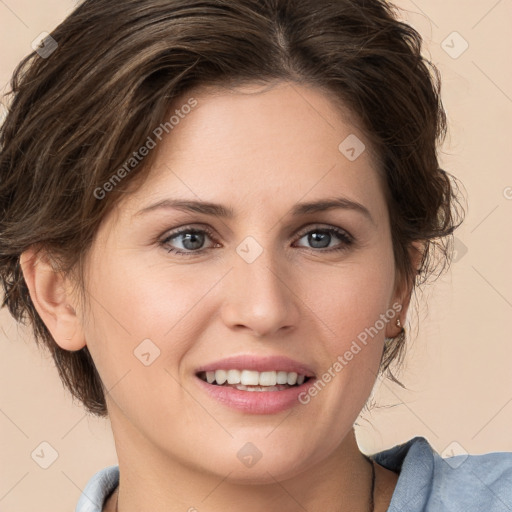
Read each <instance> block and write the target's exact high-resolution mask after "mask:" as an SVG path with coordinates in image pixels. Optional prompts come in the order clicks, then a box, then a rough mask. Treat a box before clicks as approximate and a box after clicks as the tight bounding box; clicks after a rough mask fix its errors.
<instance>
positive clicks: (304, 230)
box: [161, 223, 354, 252]
mask: <svg viewBox="0 0 512 512" xmlns="http://www.w3.org/2000/svg"><path fill="white" fill-rule="evenodd" d="M315 229H316V230H318V231H334V232H336V231H341V233H342V234H345V235H346V236H347V237H348V238H350V239H351V240H354V237H353V236H352V234H351V233H350V232H349V231H347V230H346V229H344V228H341V227H339V226H333V225H329V224H327V225H326V224H320V223H309V224H305V225H303V226H301V227H300V228H298V229H297V230H296V235H295V237H299V238H302V237H304V236H305V235H306V234H308V233H309V232H311V231H314V230H315ZM190 231H199V232H204V233H205V234H206V235H207V236H208V237H210V239H212V241H213V242H215V243H218V242H217V240H216V239H215V233H214V231H215V230H214V229H212V228H210V227H207V226H206V225H203V224H190V225H185V226H183V227H179V228H176V230H175V231H174V232H169V231H167V232H166V234H165V235H164V236H163V239H162V241H161V242H162V243H167V242H169V241H170V240H171V239H172V238H174V237H178V236H179V235H181V234H183V233H187V232H190ZM335 234H336V233H335ZM191 252H199V251H191Z"/></svg>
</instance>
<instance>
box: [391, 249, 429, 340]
mask: <svg viewBox="0 0 512 512" xmlns="http://www.w3.org/2000/svg"><path fill="white" fill-rule="evenodd" d="M424 250H425V244H424V243H423V242H421V241H416V242H413V243H412V244H411V247H410V248H409V257H410V261H411V265H412V267H413V269H414V270H415V272H414V276H416V275H417V274H418V273H419V270H420V265H421V261H422V259H423V253H424ZM413 287H414V278H413V279H410V280H409V282H407V281H406V279H405V277H404V276H398V279H397V281H396V283H395V293H394V295H393V300H392V304H393V305H395V306H391V305H390V306H391V307H392V309H393V310H395V311H397V310H398V308H397V306H396V305H397V304H399V305H400V310H399V311H397V315H396V317H395V318H394V319H393V321H392V322H389V323H388V324H387V325H386V337H387V338H394V337H396V336H398V334H400V331H401V330H402V327H403V326H404V325H405V319H406V317H407V310H408V309H409V304H410V302H411V295H412V291H413ZM397 320H400V325H401V327H399V326H398V325H397Z"/></svg>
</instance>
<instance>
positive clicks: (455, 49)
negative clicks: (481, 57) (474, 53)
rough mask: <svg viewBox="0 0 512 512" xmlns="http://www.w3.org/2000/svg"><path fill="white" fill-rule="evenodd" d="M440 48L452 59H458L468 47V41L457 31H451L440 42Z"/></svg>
mask: <svg viewBox="0 0 512 512" xmlns="http://www.w3.org/2000/svg"><path fill="white" fill-rule="evenodd" d="M441 48H442V49H443V50H444V51H445V52H446V53H447V54H448V55H449V56H450V57H451V58H452V59H458V58H459V57H460V56H461V55H462V54H463V53H464V52H465V51H466V50H467V49H468V48H469V43H468V42H467V41H466V40H465V39H464V38H463V37H462V36H461V35H460V34H459V33H458V32H452V33H451V34H450V35H449V36H448V37H447V38H446V39H445V40H444V41H443V42H442V43H441Z"/></svg>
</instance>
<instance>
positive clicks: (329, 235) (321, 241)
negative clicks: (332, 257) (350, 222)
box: [299, 227, 354, 252]
mask: <svg viewBox="0 0 512 512" xmlns="http://www.w3.org/2000/svg"><path fill="white" fill-rule="evenodd" d="M304 238H305V239H306V241H307V243H308V244H310V248H311V249H327V250H326V251H325V250H324V251H322V252H330V251H342V250H345V249H348V247H349V246H350V245H352V244H353V242H354V240H353V238H352V237H351V236H350V235H349V234H348V233H347V232H346V231H344V230H342V229H339V228H334V227H329V228H315V229H313V230H309V231H308V232H306V233H305V234H304V235H302V236H301V238H300V239H299V241H300V240H302V239H304ZM336 239H338V240H339V241H341V243H338V244H336V243H335V244H334V247H333V246H332V245H331V242H333V241H334V242H336Z"/></svg>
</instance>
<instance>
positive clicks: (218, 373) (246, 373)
mask: <svg viewBox="0 0 512 512" xmlns="http://www.w3.org/2000/svg"><path fill="white" fill-rule="evenodd" d="M305 379H306V376H305V375H299V374H297V373H295V372H282V371H271V372H256V371H253V370H215V371H211V372H206V381H207V382H208V383H210V384H212V383H213V382H214V381H215V382H216V383H217V384H224V383H225V382H227V383H228V384H243V385H244V386H275V385H276V384H288V385H290V386H293V385H294V384H298V385H299V386H300V385H301V384H303V383H304V380H305Z"/></svg>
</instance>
